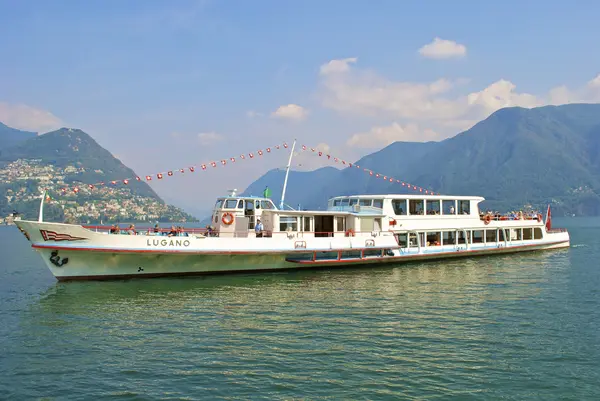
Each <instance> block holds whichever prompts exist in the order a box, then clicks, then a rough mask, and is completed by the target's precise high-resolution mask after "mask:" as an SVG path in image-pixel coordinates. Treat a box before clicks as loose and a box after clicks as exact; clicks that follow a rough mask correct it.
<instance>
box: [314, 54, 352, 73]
mask: <svg viewBox="0 0 600 401" xmlns="http://www.w3.org/2000/svg"><path fill="white" fill-rule="evenodd" d="M357 60H358V59H357V58H356V57H350V58H344V59H339V60H331V61H330V62H328V63H327V64H323V65H322V66H321V68H320V70H319V71H320V74H321V75H327V74H332V73H340V72H346V71H348V70H349V69H350V65H349V64H354V63H356V61H357Z"/></svg>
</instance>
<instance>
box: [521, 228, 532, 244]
mask: <svg viewBox="0 0 600 401" xmlns="http://www.w3.org/2000/svg"><path fill="white" fill-rule="evenodd" d="M531 239H533V230H532V229H531V228H524V229H523V240H525V241H527V240H531Z"/></svg>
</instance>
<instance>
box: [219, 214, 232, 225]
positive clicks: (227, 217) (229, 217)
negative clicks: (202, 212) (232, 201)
mask: <svg viewBox="0 0 600 401" xmlns="http://www.w3.org/2000/svg"><path fill="white" fill-rule="evenodd" d="M233 220H234V218H233V214H231V213H229V212H225V213H223V217H221V221H222V222H223V224H225V225H226V226H229V225H231V224H233Z"/></svg>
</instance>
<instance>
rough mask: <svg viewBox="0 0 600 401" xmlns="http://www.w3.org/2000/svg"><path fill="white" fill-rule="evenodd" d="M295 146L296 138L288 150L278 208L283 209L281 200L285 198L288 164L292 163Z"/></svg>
mask: <svg viewBox="0 0 600 401" xmlns="http://www.w3.org/2000/svg"><path fill="white" fill-rule="evenodd" d="M295 147H296V140H295V139H294V143H293V144H292V150H291V151H290V159H289V160H288V164H287V167H286V169H285V180H283V191H282V192H281V201H280V202H279V209H281V210H283V201H284V199H285V189H286V187H287V182H288V176H289V174H290V166H291V165H292V157H293V156H294V148H295Z"/></svg>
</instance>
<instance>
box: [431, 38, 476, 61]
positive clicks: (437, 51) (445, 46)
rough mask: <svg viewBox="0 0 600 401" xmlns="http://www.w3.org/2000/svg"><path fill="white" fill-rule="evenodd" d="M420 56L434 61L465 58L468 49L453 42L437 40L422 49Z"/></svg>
mask: <svg viewBox="0 0 600 401" xmlns="http://www.w3.org/2000/svg"><path fill="white" fill-rule="evenodd" d="M419 54H421V56H423V57H427V58H434V59H442V58H451V57H464V56H465V55H466V54H467V47H466V46H465V45H461V44H459V43H456V42H454V41H452V40H444V39H440V38H435V39H433V42H431V43H428V44H426V45H425V46H423V47H421V48H420V49H419Z"/></svg>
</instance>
